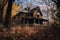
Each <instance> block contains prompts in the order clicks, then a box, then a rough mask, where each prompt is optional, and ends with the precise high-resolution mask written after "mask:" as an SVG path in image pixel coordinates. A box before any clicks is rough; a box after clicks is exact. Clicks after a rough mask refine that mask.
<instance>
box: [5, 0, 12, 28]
mask: <svg viewBox="0 0 60 40" xmlns="http://www.w3.org/2000/svg"><path fill="white" fill-rule="evenodd" d="M11 11H12V0H8V7H7V11H6V16H5V22H4V26H5V27H6V28H9V24H10V21H11Z"/></svg>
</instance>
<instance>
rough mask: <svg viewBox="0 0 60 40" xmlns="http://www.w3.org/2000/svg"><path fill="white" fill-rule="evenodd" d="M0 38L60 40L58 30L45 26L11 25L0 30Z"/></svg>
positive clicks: (11, 39)
mask: <svg viewBox="0 0 60 40" xmlns="http://www.w3.org/2000/svg"><path fill="white" fill-rule="evenodd" d="M0 40H60V32H59V31H57V30H55V29H53V28H52V27H47V26H44V27H43V26H26V25H25V26H20V25H18V26H13V27H10V30H9V31H8V30H6V28H3V30H1V31H0Z"/></svg>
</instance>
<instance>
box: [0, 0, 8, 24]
mask: <svg viewBox="0 0 60 40" xmlns="http://www.w3.org/2000/svg"><path fill="white" fill-rule="evenodd" d="M6 3H7V0H2V1H1V4H0V5H1V7H0V23H2V22H3V17H2V16H3V9H4V6H5V5H6Z"/></svg>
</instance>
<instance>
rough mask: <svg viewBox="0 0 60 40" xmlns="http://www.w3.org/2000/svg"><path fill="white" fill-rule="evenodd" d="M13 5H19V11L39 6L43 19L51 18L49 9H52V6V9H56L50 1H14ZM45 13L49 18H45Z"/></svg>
mask: <svg viewBox="0 0 60 40" xmlns="http://www.w3.org/2000/svg"><path fill="white" fill-rule="evenodd" d="M14 3H16V4H19V5H20V6H21V9H24V8H25V7H27V6H29V7H32V6H39V7H40V9H41V11H42V13H43V18H45V19H48V18H49V19H50V18H51V12H50V11H49V10H50V8H53V6H54V9H56V6H55V3H54V2H52V0H15V2H14ZM21 9H20V10H21ZM48 9H49V10H48ZM47 13H48V16H49V17H47Z"/></svg>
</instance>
